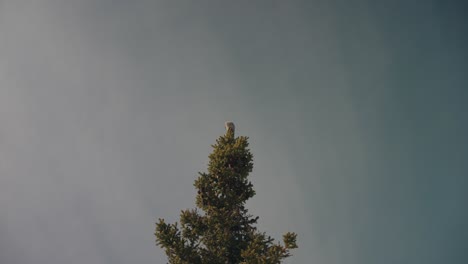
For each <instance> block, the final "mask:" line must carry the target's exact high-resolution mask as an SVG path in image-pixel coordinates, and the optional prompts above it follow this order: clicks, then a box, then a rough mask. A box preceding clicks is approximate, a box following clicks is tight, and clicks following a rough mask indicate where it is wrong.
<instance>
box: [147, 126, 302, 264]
mask: <svg viewBox="0 0 468 264" xmlns="http://www.w3.org/2000/svg"><path fill="white" fill-rule="evenodd" d="M226 128H227V131H226V134H225V135H223V136H220V137H219V138H218V139H217V140H216V144H214V145H212V147H213V152H212V153H211V154H210V155H209V164H208V172H206V173H199V177H198V178H197V179H196V180H195V183H194V186H195V188H196V189H197V190H198V193H197V196H196V205H197V207H198V208H199V209H201V210H202V211H203V212H201V211H200V210H198V209H191V210H182V212H181V214H180V224H179V223H177V222H176V223H174V224H168V223H166V222H165V221H164V219H159V222H158V223H156V232H155V235H156V243H157V245H159V246H160V247H161V248H163V249H164V250H165V252H166V255H167V257H168V260H169V263H171V264H276V263H281V261H282V260H283V259H285V258H287V257H289V256H291V253H290V250H291V249H294V248H297V245H296V234H295V233H290V232H288V233H286V234H284V236H283V245H282V244H280V243H275V242H274V239H273V238H271V237H270V236H267V235H266V234H265V233H264V232H259V231H258V230H257V228H256V227H255V224H256V223H257V221H258V217H254V216H252V215H250V214H249V213H248V210H247V209H246V208H245V202H246V201H247V200H248V199H250V198H252V197H253V196H254V195H255V191H254V189H253V186H252V183H251V182H250V181H249V179H248V175H249V173H250V172H251V171H252V168H253V162H252V161H253V156H252V154H251V153H250V151H249V149H248V146H249V143H248V138H247V137H244V136H240V137H235V136H234V124H232V123H231V122H227V123H226Z"/></svg>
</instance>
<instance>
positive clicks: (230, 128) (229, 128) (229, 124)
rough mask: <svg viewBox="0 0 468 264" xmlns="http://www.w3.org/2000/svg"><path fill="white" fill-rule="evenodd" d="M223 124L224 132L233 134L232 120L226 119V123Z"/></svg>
mask: <svg viewBox="0 0 468 264" xmlns="http://www.w3.org/2000/svg"><path fill="white" fill-rule="evenodd" d="M224 126H225V127H226V134H227V133H228V132H230V131H231V132H232V133H233V134H234V130H235V128H236V127H235V126H234V123H233V122H231V121H227V122H226V123H224Z"/></svg>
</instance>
